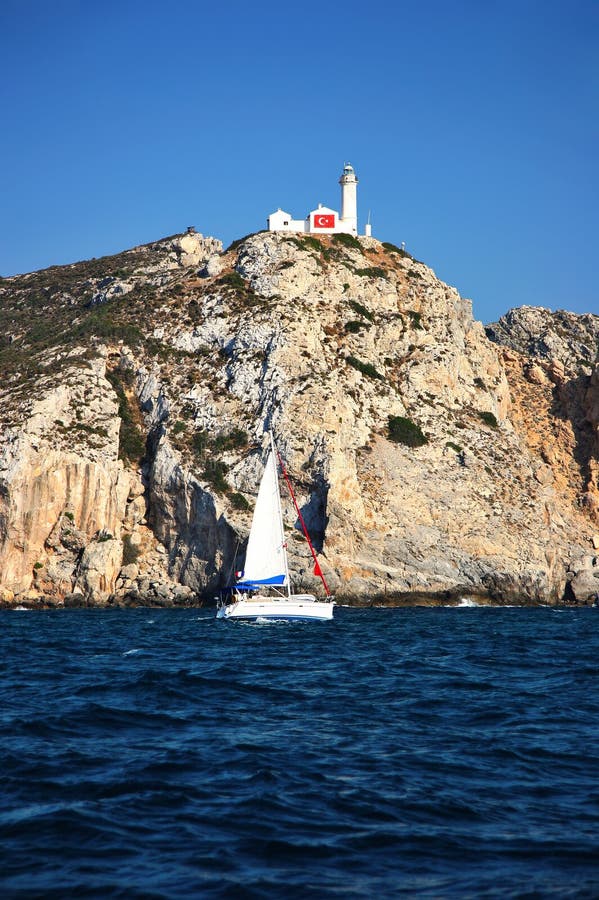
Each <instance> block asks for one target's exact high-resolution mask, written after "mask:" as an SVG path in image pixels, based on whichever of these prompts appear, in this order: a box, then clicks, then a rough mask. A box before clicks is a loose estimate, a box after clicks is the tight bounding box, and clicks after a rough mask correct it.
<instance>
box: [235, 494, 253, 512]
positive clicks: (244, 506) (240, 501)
mask: <svg viewBox="0 0 599 900" xmlns="http://www.w3.org/2000/svg"><path fill="white" fill-rule="evenodd" d="M230 499H231V506H232V507H233V509H241V510H248V509H251V507H250V504H249V503H248V501H247V500H246V499H245V497H244V496H243V494H239V493H237V492H235V493H234V494H231V498H230Z"/></svg>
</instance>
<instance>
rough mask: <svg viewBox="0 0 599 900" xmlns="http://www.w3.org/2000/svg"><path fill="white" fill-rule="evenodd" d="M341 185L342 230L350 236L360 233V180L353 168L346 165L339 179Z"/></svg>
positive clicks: (340, 221) (340, 223) (340, 222)
mask: <svg viewBox="0 0 599 900" xmlns="http://www.w3.org/2000/svg"><path fill="white" fill-rule="evenodd" d="M339 184H340V185H341V219H340V220H339V225H340V226H342V227H341V228H340V230H342V231H345V232H347V233H349V234H357V233H358V179H357V177H356V173H355V172H354V170H353V166H350V164H349V163H346V164H345V165H344V166H343V173H342V175H341V178H340V179H339Z"/></svg>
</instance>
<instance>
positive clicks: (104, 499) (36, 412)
mask: <svg viewBox="0 0 599 900" xmlns="http://www.w3.org/2000/svg"><path fill="white" fill-rule="evenodd" d="M0 315H1V319H2V329H1V334H0V374H1V376H2V378H1V395H2V402H1V404H0V421H1V436H0V602H2V603H3V604H4V605H29V606H35V605H106V604H129V605H131V604H132V605H136V604H137V605H141V604H150V603H151V604H162V605H171V604H189V603H200V602H207V601H211V600H212V598H213V597H214V596H215V594H216V593H217V592H218V590H219V588H220V587H222V586H224V585H225V584H227V583H230V579H231V573H232V572H233V571H234V568H235V566H236V564H237V565H239V562H240V561H242V559H243V547H244V541H245V539H246V538H247V534H248V531H249V526H250V521H251V514H252V508H253V504H254V501H255V495H256V492H257V487H258V483H259V479H260V474H261V469H262V462H263V459H264V457H265V451H266V446H267V441H266V431H267V430H268V429H269V428H272V429H273V430H274V432H275V436H276V439H277V443H278V445H279V447H280V450H281V452H282V455H283V457H284V458H285V460H286V462H287V465H288V468H289V470H290V474H291V476H292V478H293V479H294V481H295V484H296V486H297V491H298V500H299V503H300V506H301V508H302V511H303V514H304V517H305V519H306V522H307V524H308V527H309V528H310V530H311V532H312V534H313V537H314V539H315V544H316V546H317V549H318V550H319V553H320V562H321V567H322V569H323V571H324V573H325V575H326V577H327V580H328V582H329V584H330V585H331V587H332V588H333V589H334V593H335V595H336V597H337V600H338V601H339V602H342V603H343V602H345V603H353V604H362V605H364V604H369V605H370V604H388V605H396V604H410V603H452V602H459V601H460V599H461V598H474V599H477V600H478V601H479V602H496V603H549V604H556V603H587V602H589V598H591V597H592V596H593V595H594V593H595V592H596V591H597V590H599V484H598V476H599V472H598V468H599V446H598V433H599V370H598V367H597V357H598V351H599V317H598V316H593V315H586V316H577V315H574V314H571V313H564V312H558V313H551V312H549V311H547V310H544V309H537V308H533V307H523V308H521V309H516V310H511V311H510V312H509V313H507V314H506V316H504V317H503V318H502V319H501V320H500V321H499V322H498V323H495V324H493V325H490V326H488V327H487V329H486V331H485V328H484V327H483V326H482V324H480V323H479V322H476V321H475V320H474V319H473V316H472V310H471V304H470V302H469V301H467V300H464V299H463V298H462V297H460V295H459V294H458V292H457V290H456V289H455V288H453V287H449V286H448V285H446V284H443V283H442V282H441V281H439V279H437V278H436V276H435V274H434V272H433V271H432V270H431V269H430V268H428V267H427V266H426V265H424V264H423V263H421V262H418V261H417V260H415V259H413V258H412V257H411V256H409V255H408V254H406V253H405V252H403V251H402V250H400V249H399V248H397V247H395V246H394V245H392V244H385V243H380V242H379V241H377V240H375V239H373V238H359V239H355V238H351V237H350V236H347V235H336V236H332V237H321V238H315V237H313V236H303V235H302V236H300V235H281V234H269V233H259V234H255V235H251V236H249V237H247V238H245V239H242V240H240V241H236V242H235V243H234V244H233V245H231V247H229V248H228V249H226V250H225V249H223V247H222V245H221V243H220V242H219V241H217V240H216V239H214V238H205V237H203V236H202V235H200V234H196V233H195V232H191V233H187V234H183V235H175V236H173V237H171V238H165V239H164V240H162V241H158V242H155V243H153V244H149V245H145V246H141V247H136V248H133V249H132V250H129V251H126V252H124V253H121V254H117V255H116V256H112V257H106V258H103V259H97V260H91V261H87V262H82V263H76V264H73V265H69V266H61V267H53V268H51V269H46V270H44V271H41V272H34V273H31V274H28V275H22V276H15V277H12V278H4V279H1V280H0ZM284 512H285V517H286V520H287V522H288V523H289V544H288V547H289V555H290V567H291V570H292V573H293V576H294V581H295V584H296V585H297V586H298V587H302V588H309V589H315V590H318V585H319V582H317V580H315V579H314V577H313V575H312V565H311V560H310V558H309V553H308V550H307V548H306V547H305V545H304V542H303V539H302V538H301V536H300V535H299V532H298V530H297V528H296V527H295V525H294V521H295V517H294V514H293V509H292V506H291V503H290V501H285V509H284Z"/></svg>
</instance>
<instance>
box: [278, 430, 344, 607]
mask: <svg viewBox="0 0 599 900" xmlns="http://www.w3.org/2000/svg"><path fill="white" fill-rule="evenodd" d="M275 449H276V451H277V456H278V458H279V465H280V467H281V472H282V473H283V478H284V479H285V481H286V483H287V487H288V488H289V493H290V494H291V499H292V500H293V505H294V506H295V511H296V513H297V515H298V518H299V520H300V523H301V526H302V530H303V532H304V537H305V538H306V540H307V541H308V547H309V548H310V553H311V554H312V559H313V560H314V574H315V575H318V576H319V578H320V580H321V581H322V583H323V585H324V589H325V592H326V595H327V600H328V599H329V597H330V596H331V592H330V591H329V586H328V584H327V583H326V580H325V577H324V575H323V574H322V569H321V568H320V563H319V562H318V558H317V556H316V551H315V549H314V547H313V546H312V541H311V540H310V535H309V534H308V529H307V528H306V523H305V522H304V517H303V516H302V514H301V511H300V508H299V506H298V505H297V500H296V499H295V494H294V493H293V487H292V486H291V480H290V478H289V475H288V474H287V469H286V468H285V463H284V462H283V459H282V457H281V454H280V453H279V448H278V447H275Z"/></svg>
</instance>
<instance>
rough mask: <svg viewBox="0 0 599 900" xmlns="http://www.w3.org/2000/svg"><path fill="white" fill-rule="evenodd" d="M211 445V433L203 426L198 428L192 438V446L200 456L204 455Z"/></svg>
mask: <svg viewBox="0 0 599 900" xmlns="http://www.w3.org/2000/svg"><path fill="white" fill-rule="evenodd" d="M209 445H210V435H209V434H208V432H207V431H205V430H204V429H203V428H200V429H198V431H196V432H195V434H194V435H193V437H192V439H191V447H192V449H193V450H194V452H195V453H196V454H197V455H198V456H203V455H204V453H205V452H206V450H207V449H208V446H209Z"/></svg>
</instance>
